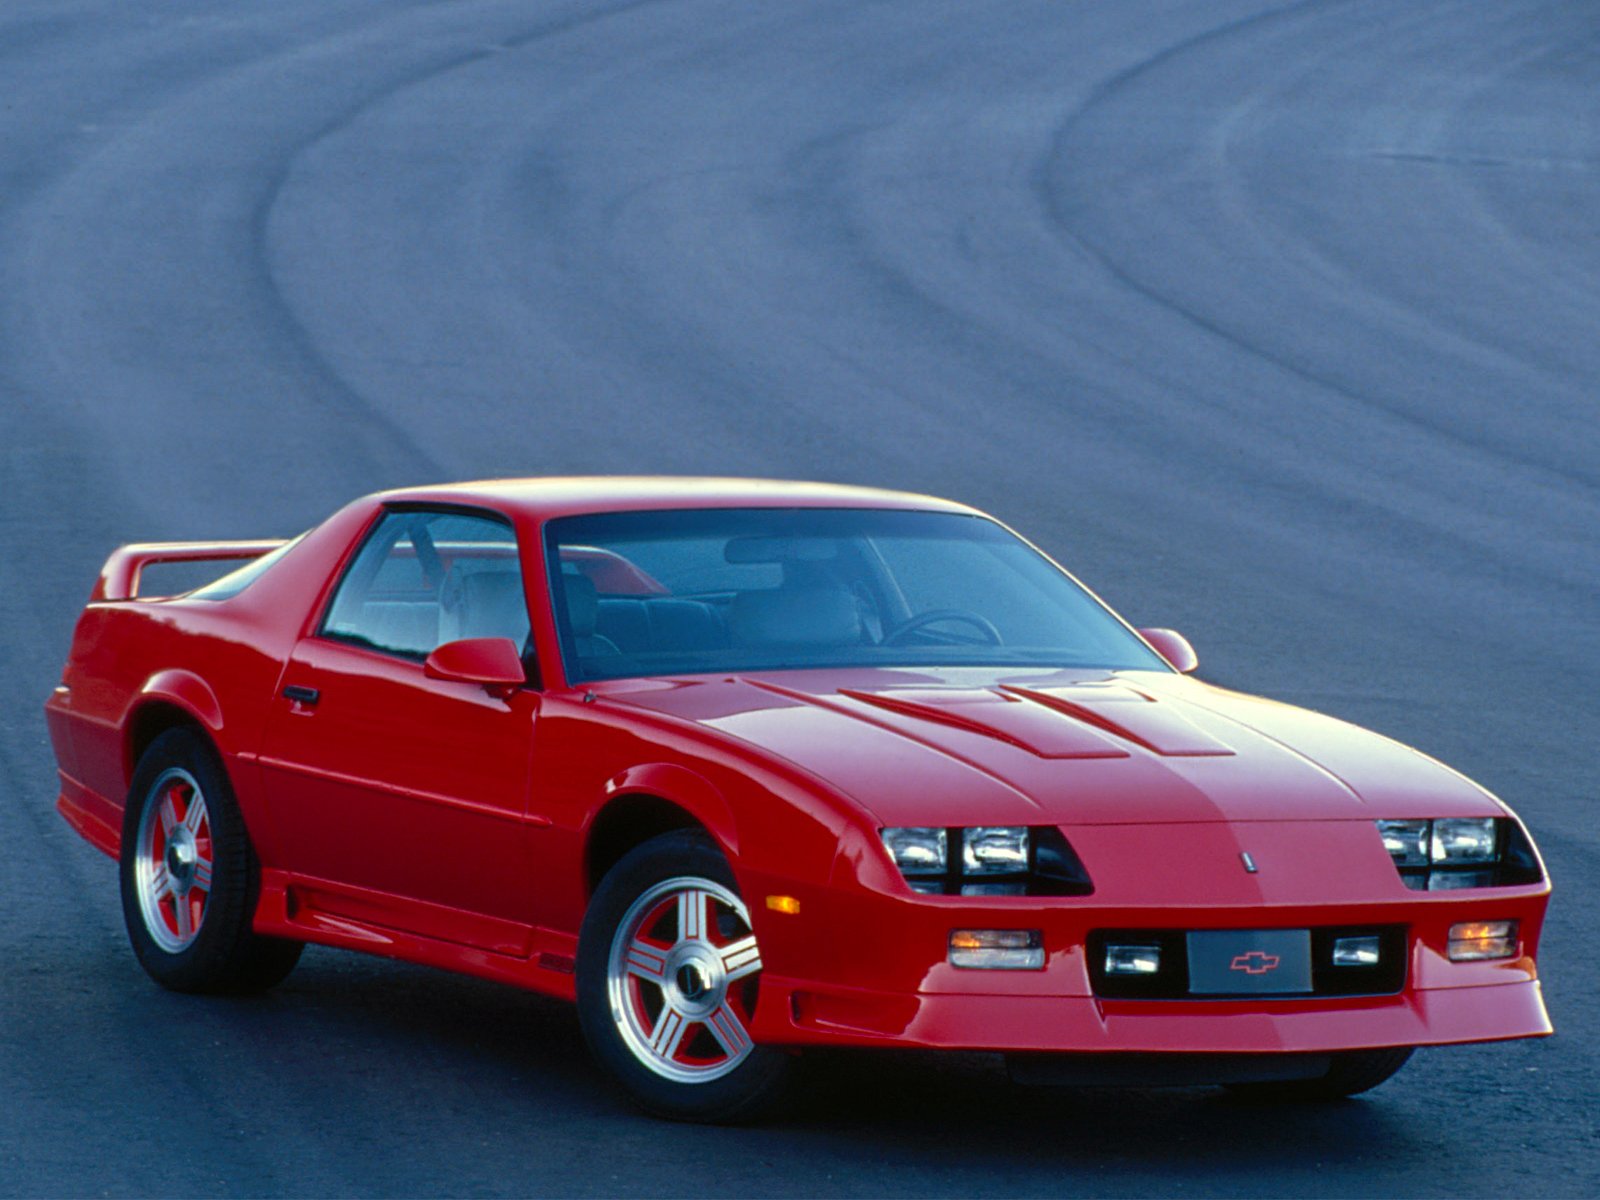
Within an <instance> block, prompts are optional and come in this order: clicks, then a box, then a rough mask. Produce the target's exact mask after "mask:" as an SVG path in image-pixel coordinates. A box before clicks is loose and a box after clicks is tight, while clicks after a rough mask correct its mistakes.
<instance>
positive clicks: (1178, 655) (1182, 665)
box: [1139, 629, 1200, 675]
mask: <svg viewBox="0 0 1600 1200" xmlns="http://www.w3.org/2000/svg"><path fill="white" fill-rule="evenodd" d="M1139 635H1140V636H1141V637H1143V638H1144V640H1145V641H1147V642H1149V643H1150V645H1151V646H1152V647H1153V648H1154V649H1155V652H1156V653H1157V654H1159V655H1161V657H1162V658H1164V659H1166V660H1167V661H1168V662H1169V663H1171V664H1172V669H1173V670H1175V671H1177V672H1178V673H1179V674H1181V675H1188V674H1189V673H1190V672H1192V671H1193V670H1194V669H1195V668H1196V667H1198V666H1199V665H1200V656H1199V655H1198V654H1196V653H1195V652H1194V647H1193V646H1191V645H1189V639H1188V638H1186V637H1184V636H1183V634H1181V633H1179V632H1178V631H1177V630H1175V629H1141V630H1139Z"/></svg>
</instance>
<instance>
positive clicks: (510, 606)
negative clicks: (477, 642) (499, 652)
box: [455, 571, 528, 642]
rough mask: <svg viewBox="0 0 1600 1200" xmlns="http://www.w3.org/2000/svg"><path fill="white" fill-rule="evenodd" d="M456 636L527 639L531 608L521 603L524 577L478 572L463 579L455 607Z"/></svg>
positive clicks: (512, 572) (505, 573) (504, 572)
mask: <svg viewBox="0 0 1600 1200" xmlns="http://www.w3.org/2000/svg"><path fill="white" fill-rule="evenodd" d="M456 621H457V625H458V628H457V631H456V635H455V636H456V637H508V638H510V639H511V640H512V641H515V642H521V641H523V640H524V639H526V638H527V636H528V606H527V605H526V604H524V603H523V600H522V577H521V576H520V575H518V574H517V573H516V572H515V571H478V572H475V573H474V574H471V575H467V576H465V577H464V578H463V579H462V580H461V597H460V600H459V601H458V604H457V607H456Z"/></svg>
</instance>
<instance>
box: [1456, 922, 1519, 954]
mask: <svg viewBox="0 0 1600 1200" xmlns="http://www.w3.org/2000/svg"><path fill="white" fill-rule="evenodd" d="M1448 951H1449V954H1450V961H1451V962H1473V961H1476V960H1481V959H1486V958H1515V957H1516V956H1517V922H1515V921H1463V922H1462V923H1461V924H1459V925H1452V926H1450V943H1449V946H1448Z"/></svg>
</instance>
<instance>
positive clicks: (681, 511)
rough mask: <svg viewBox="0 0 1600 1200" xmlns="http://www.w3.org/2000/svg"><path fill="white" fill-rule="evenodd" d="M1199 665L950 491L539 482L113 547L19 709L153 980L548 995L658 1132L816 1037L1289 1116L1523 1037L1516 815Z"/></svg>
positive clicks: (1371, 739) (734, 1099)
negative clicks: (42, 739)
mask: <svg viewBox="0 0 1600 1200" xmlns="http://www.w3.org/2000/svg"><path fill="white" fill-rule="evenodd" d="M230 558H231V559H246V558H248V559H250V560H251V561H250V562H248V564H246V565H245V566H243V567H241V568H240V569H238V570H235V571H234V572H233V573H232V574H229V575H226V576H224V577H222V578H221V579H218V580H217V581H216V582H213V583H211V584H209V585H208V586H204V587H201V588H199V589H198V590H195V591H190V592H188V593H186V594H183V595H178V596H171V597H161V598H157V597H150V596H141V595H140V593H139V581H140V573H141V570H142V569H143V568H144V567H146V566H148V565H149V564H153V563H163V562H172V561H179V560H221V559H230ZM1194 667H1195V656H1194V652H1193V651H1192V650H1191V649H1190V648H1189V645H1188V643H1187V642H1185V641H1184V639H1183V638H1181V637H1180V636H1178V635H1177V634H1174V633H1172V632H1170V631H1167V630H1159V629H1147V630H1142V631H1136V630H1134V629H1132V628H1130V627H1129V626H1128V625H1126V624H1124V623H1123V622H1122V621H1121V620H1120V619H1119V618H1118V617H1117V616H1116V615H1115V614H1113V613H1112V612H1111V611H1110V610H1109V609H1107V608H1106V607H1105V606H1104V605H1103V604H1102V603H1101V602H1100V601H1099V600H1097V599H1096V598H1095V597H1094V596H1093V595H1091V594H1090V593H1089V592H1088V591H1086V590H1085V589H1084V588H1083V587H1082V586H1080V585H1079V584H1078V583H1076V582H1075V581H1074V580H1073V579H1072V578H1071V577H1070V576H1069V575H1067V574H1066V573H1065V572H1063V571H1062V570H1061V569H1060V568H1059V567H1057V566H1056V565H1055V564H1054V563H1052V562H1051V561H1050V560H1049V559H1048V558H1046V557H1045V556H1044V555H1043V554H1041V553H1040V552H1039V551H1038V550H1036V549H1035V548H1034V547H1032V546H1030V545H1029V544H1028V543H1027V542H1025V541H1023V540H1022V539H1020V538H1019V537H1017V536H1016V535H1015V534H1013V533H1011V532H1010V531H1009V530H1007V529H1006V528H1005V527H1003V526H1002V525H1000V524H999V523H998V522H996V521H994V520H992V519H990V518H988V517H986V516H984V515H983V514H982V513H979V512H975V511H974V510H972V509H970V508H966V507H964V506H962V505H960V504H954V503H950V502H948V501H944V500H935V499H930V498H928V497H923V496H912V495H904V494H898V493H893V492H883V491H874V490H866V489H855V488H844V487H831V486H821V485H813V484H793V483H765V482H753V481H737V480H716V479H704V480H684V479H668V480H663V479H548V480H538V479H535V480H524V481H510V482H494V483H481V484H463V485H458V486H447V487H430V488H416V489H410V490H405V491H396V492H388V493H384V494H381V495H377V496H371V497H368V498H366V499H363V500H358V501H356V502H355V503H353V504H351V505H349V506H348V507H346V508H345V509H343V510H341V511H340V512H338V513H337V514H335V515H334V516H333V517H331V518H329V519H328V520H327V521H326V522H324V523H323V524H321V525H319V526H318V527H317V528H315V529H313V530H311V531H310V532H308V533H305V534H303V535H301V536H300V537H298V538H295V539H294V540H293V541H289V542H285V543H281V544H278V543H270V542H239V543H192V544H191V543H182V544H168V545H140V546H128V547H124V548H123V549H121V550H118V551H117V552H116V553H115V554H114V555H113V556H112V557H111V559H110V561H109V562H108V563H107V565H106V568H105V571H104V574H103V575H102V577H101V579H100V582H99V585H98V586H97V587H96V589H95V591H94V594H93V597H92V598H91V600H90V603H89V605H88V607H87V608H86V609H85V611H84V613H83V616H82V618H81V620H80V621H79V623H78V627H77V631H76V635H75V637H74V639H73V644H72V651H71V654H70V656H69V658H68V661H67V665H66V670H65V673H64V675H63V677H62V682H61V686H60V687H58V688H57V689H56V691H55V694H54V696H52V697H51V698H50V700H49V702H48V704H47V705H46V711H47V713H48V717H49V724H50V733H51V737H52V739H53V741H54V744H55V752H56V757H57V759H58V761H59V764H60V769H61V772H60V773H61V796H60V800H59V801H58V807H59V809H60V811H61V813H62V814H63V815H64V816H65V817H66V819H67V820H68V821H70V822H71V823H72V825H73V826H74V827H75V828H76V829H77V830H78V831H79V832H80V833H82V834H83V836H84V837H85V838H87V839H88V840H89V841H90V842H91V843H93V844H94V845H95V846H97V847H99V848H100V849H101V850H104V851H105V852H106V853H107V854H109V855H112V856H113V857H116V858H118V859H119V861H120V863H121V881H122V901H123V907H124V911H125V913H126V917H127V925H128V933H129V937H130V939H131V941H132V943H133V949H134V952H135V953H136V954H137V956H138V958H139V961H140V962H141V963H142V964H143V965H144V967H145V969H146V970H147V971H148V972H149V973H150V974H151V975H152V976H153V977H154V978H155V979H156V980H157V981H158V982H159V983H161V984H163V985H165V986H167V987H170V988H176V989H179V990H183V991H225V990H238V989H249V988H262V987H268V986H270V985H272V984H273V983H275V982H277V981H278V980H280V979H281V978H283V976H284V975H285V974H286V973H287V972H288V971H289V970H290V969H291V968H292V967H293V966H294V963H295V960H296V958H297V957H298V956H299V953H300V949H301V946H302V944H303V943H306V942H318V943H323V944H326V945H332V946H343V947H347V948H349V949H353V950H364V951H367V952H369V953H375V954H382V955H388V956H392V957H397V958H404V959H410V960H412V961H415V962H421V963H429V964H433V965H435V966H440V967H448V968H451V969H453V970H457V971H465V972H468V973H470V974H474V975H480V976H484V977H486V978H489V979H496V980H501V981H503V982H506V983H510V984H515V985H517V986H520V987H525V988H530V989H533V990H535V991H541V992H547V993H551V994H554V995H558V996H566V997H570V998H574V999H576V1001H577V1003H578V1006H579V1014H580V1017H581V1021H582V1025H583V1029H584V1032H585V1034H586V1036H587V1038H588V1040H589V1042H590V1044H591V1045H592V1047H593V1050H594V1052H595V1054H596V1056H597V1057H598V1058H599V1060H600V1061H601V1062H602V1063H603V1064H604V1065H605V1066H606V1067H607V1068H608V1069H609V1070H610V1071H611V1072H612V1073H613V1074H615V1075H616V1077H617V1078H618V1079H619V1080H621V1082H622V1083H623V1084H625V1085H626V1086H627V1088H628V1089H630V1090H631V1091H632V1092H633V1093H634V1095H635V1096H636V1097H637V1098H638V1099H639V1100H640V1101H642V1102H643V1103H644V1104H645V1105H646V1106H647V1107H649V1108H651V1109H653V1110H655V1111H657V1112H660V1113H664V1114H668V1115H671V1116H677V1117H688V1118H697V1119H706V1120H724V1119H731V1118H735V1117H740V1116H744V1115H748V1114H750V1113H753V1112H755V1111H757V1110H758V1109H761V1108H763V1107H765V1106H766V1105H767V1104H769V1103H770V1102H771V1100H772V1099H773V1098H774V1097H775V1096H776V1095H777V1094H778V1093H779V1091H780V1089H781V1087H782V1085H783V1083H784V1081H785V1079H786V1077H787V1076H788V1075H789V1074H790V1073H791V1068H792V1066H793V1065H794V1063H795V1060H796V1058H797V1056H798V1055H799V1054H800V1053H801V1052H802V1051H803V1050H804V1048H805V1047H807V1046H814V1045H821V1044H827V1045H849V1046H859V1047H872V1046H898V1047H924V1048H942V1049H943V1048H948V1049H965V1050H973V1049H976V1050H989V1051H1000V1052H1003V1053H1004V1054H1006V1055H1007V1057H1008V1062H1009V1065H1010V1068H1011V1070H1012V1073H1013V1074H1014V1075H1015V1076H1016V1077H1018V1078H1020V1079H1024V1080H1028V1081H1035V1082H1071V1081H1098V1082H1134V1083H1141V1084H1149V1083H1164V1082H1168V1083H1172V1082H1189V1083H1194V1082H1215V1083H1225V1084H1229V1085H1232V1086H1236V1087H1242V1088H1246V1089H1254V1090H1256V1091H1257V1092H1263V1093H1269V1094H1274V1095H1280V1094H1282V1095H1297V1096H1306V1097H1317V1096H1338V1095H1347V1094H1350V1093H1352V1092H1357V1091H1361V1090H1363V1089H1365V1088H1369V1087H1371V1086H1373V1085H1375V1084H1376V1083H1378V1082H1380V1081H1382V1080H1383V1079H1385V1078H1387V1077H1388V1076H1389V1075H1391V1074H1393V1073H1394V1071H1396V1070H1397V1069H1398V1068H1399V1067H1400V1066H1401V1064H1403V1063H1404V1062H1405V1060H1406V1058H1407V1057H1408V1056H1409V1055H1410V1053H1411V1050H1412V1048H1413V1047H1416V1046H1424V1045H1443V1044H1447V1043H1458V1042H1478V1041H1489V1040H1494V1039H1504V1038H1521V1037H1537V1036H1540V1035H1543V1034H1547V1033H1549V1032H1550V1024H1549V1020H1548V1018H1547V1017H1546V1014H1545V1009H1544V1004H1543V1001H1542V999H1541V996H1540V990H1539V983H1538V979H1537V973H1536V970H1535V967H1534V954H1535V951H1536V949H1537V945H1538V940H1539V929H1540V923H1541V920H1542V917H1543V914H1544V909H1545V904H1546V901H1547V899H1548V897H1549V890H1550V889H1549V885H1548V883H1547V882H1546V878H1545V872H1544V869H1543V866H1542V864H1541V863H1540V860H1539V856H1538V854H1537V852H1536V851H1535V849H1534V847H1533V844H1532V842H1531V841H1530V840H1529V838H1528V834H1527V832H1526V831H1525V830H1524V828H1523V827H1522V825H1521V823H1520V822H1519V821H1518V820H1517V818H1516V817H1515V816H1514V815H1513V814H1512V812H1511V811H1510V810H1509V809H1508V808H1506V807H1505V806H1504V805H1503V804H1501V803H1500V802H1499V801H1498V800H1496V799H1495V798H1494V797H1493V796H1491V795H1489V794H1488V793H1487V792H1485V791H1484V790H1483V789H1482V788H1479V787H1477V786H1475V785H1474V784H1472V783H1471V782H1469V781H1468V780H1466V779H1464V778H1463V777H1462V776H1460V775H1458V774H1456V773H1455V772H1454V771H1451V770H1449V769H1448V768H1446V767H1444V766H1441V765H1440V764H1439V763H1437V762H1434V761H1433V760H1432V759H1429V758H1427V757H1425V756H1423V755H1422V754H1419V753H1417V752H1415V751H1413V750H1409V749H1407V748H1406V747H1404V746H1401V745H1398V744H1396V743H1395V742H1392V741H1389V740H1387V739H1385V738H1382V737H1379V736H1377V735H1375V734H1372V733H1368V732H1365V731H1363V730H1361V729H1358V728H1355V727H1353V726H1351V725H1348V724H1345V723H1343V722H1341V721H1336V720H1332V719H1330V718H1327V717H1323V716H1318V715H1316V714H1314V713H1310V712H1306V711H1304V710H1301V709H1296V708H1291V707H1288V706H1286V705H1283V704H1278V703H1274V702H1271V701H1267V700H1261V699H1256V698H1254V697H1251V696H1245V695H1241V694H1238V693H1236V692H1229V691H1225V690H1223V689H1221V688H1217V687H1212V686H1209V685H1207V684H1205V683H1203V682H1201V681H1199V680H1197V679H1194V678H1192V677H1190V676H1189V674H1188V673H1189V672H1191V671H1193V669H1194Z"/></svg>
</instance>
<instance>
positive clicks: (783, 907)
mask: <svg viewBox="0 0 1600 1200" xmlns="http://www.w3.org/2000/svg"><path fill="white" fill-rule="evenodd" d="M767 907H768V908H770V909H771V910H772V911H773V912H781V913H788V914H789V915H790V916H791V917H792V916H794V915H795V914H797V913H798V912H799V911H800V901H799V900H797V899H795V898H794V897H793V896H768V897H767Z"/></svg>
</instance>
